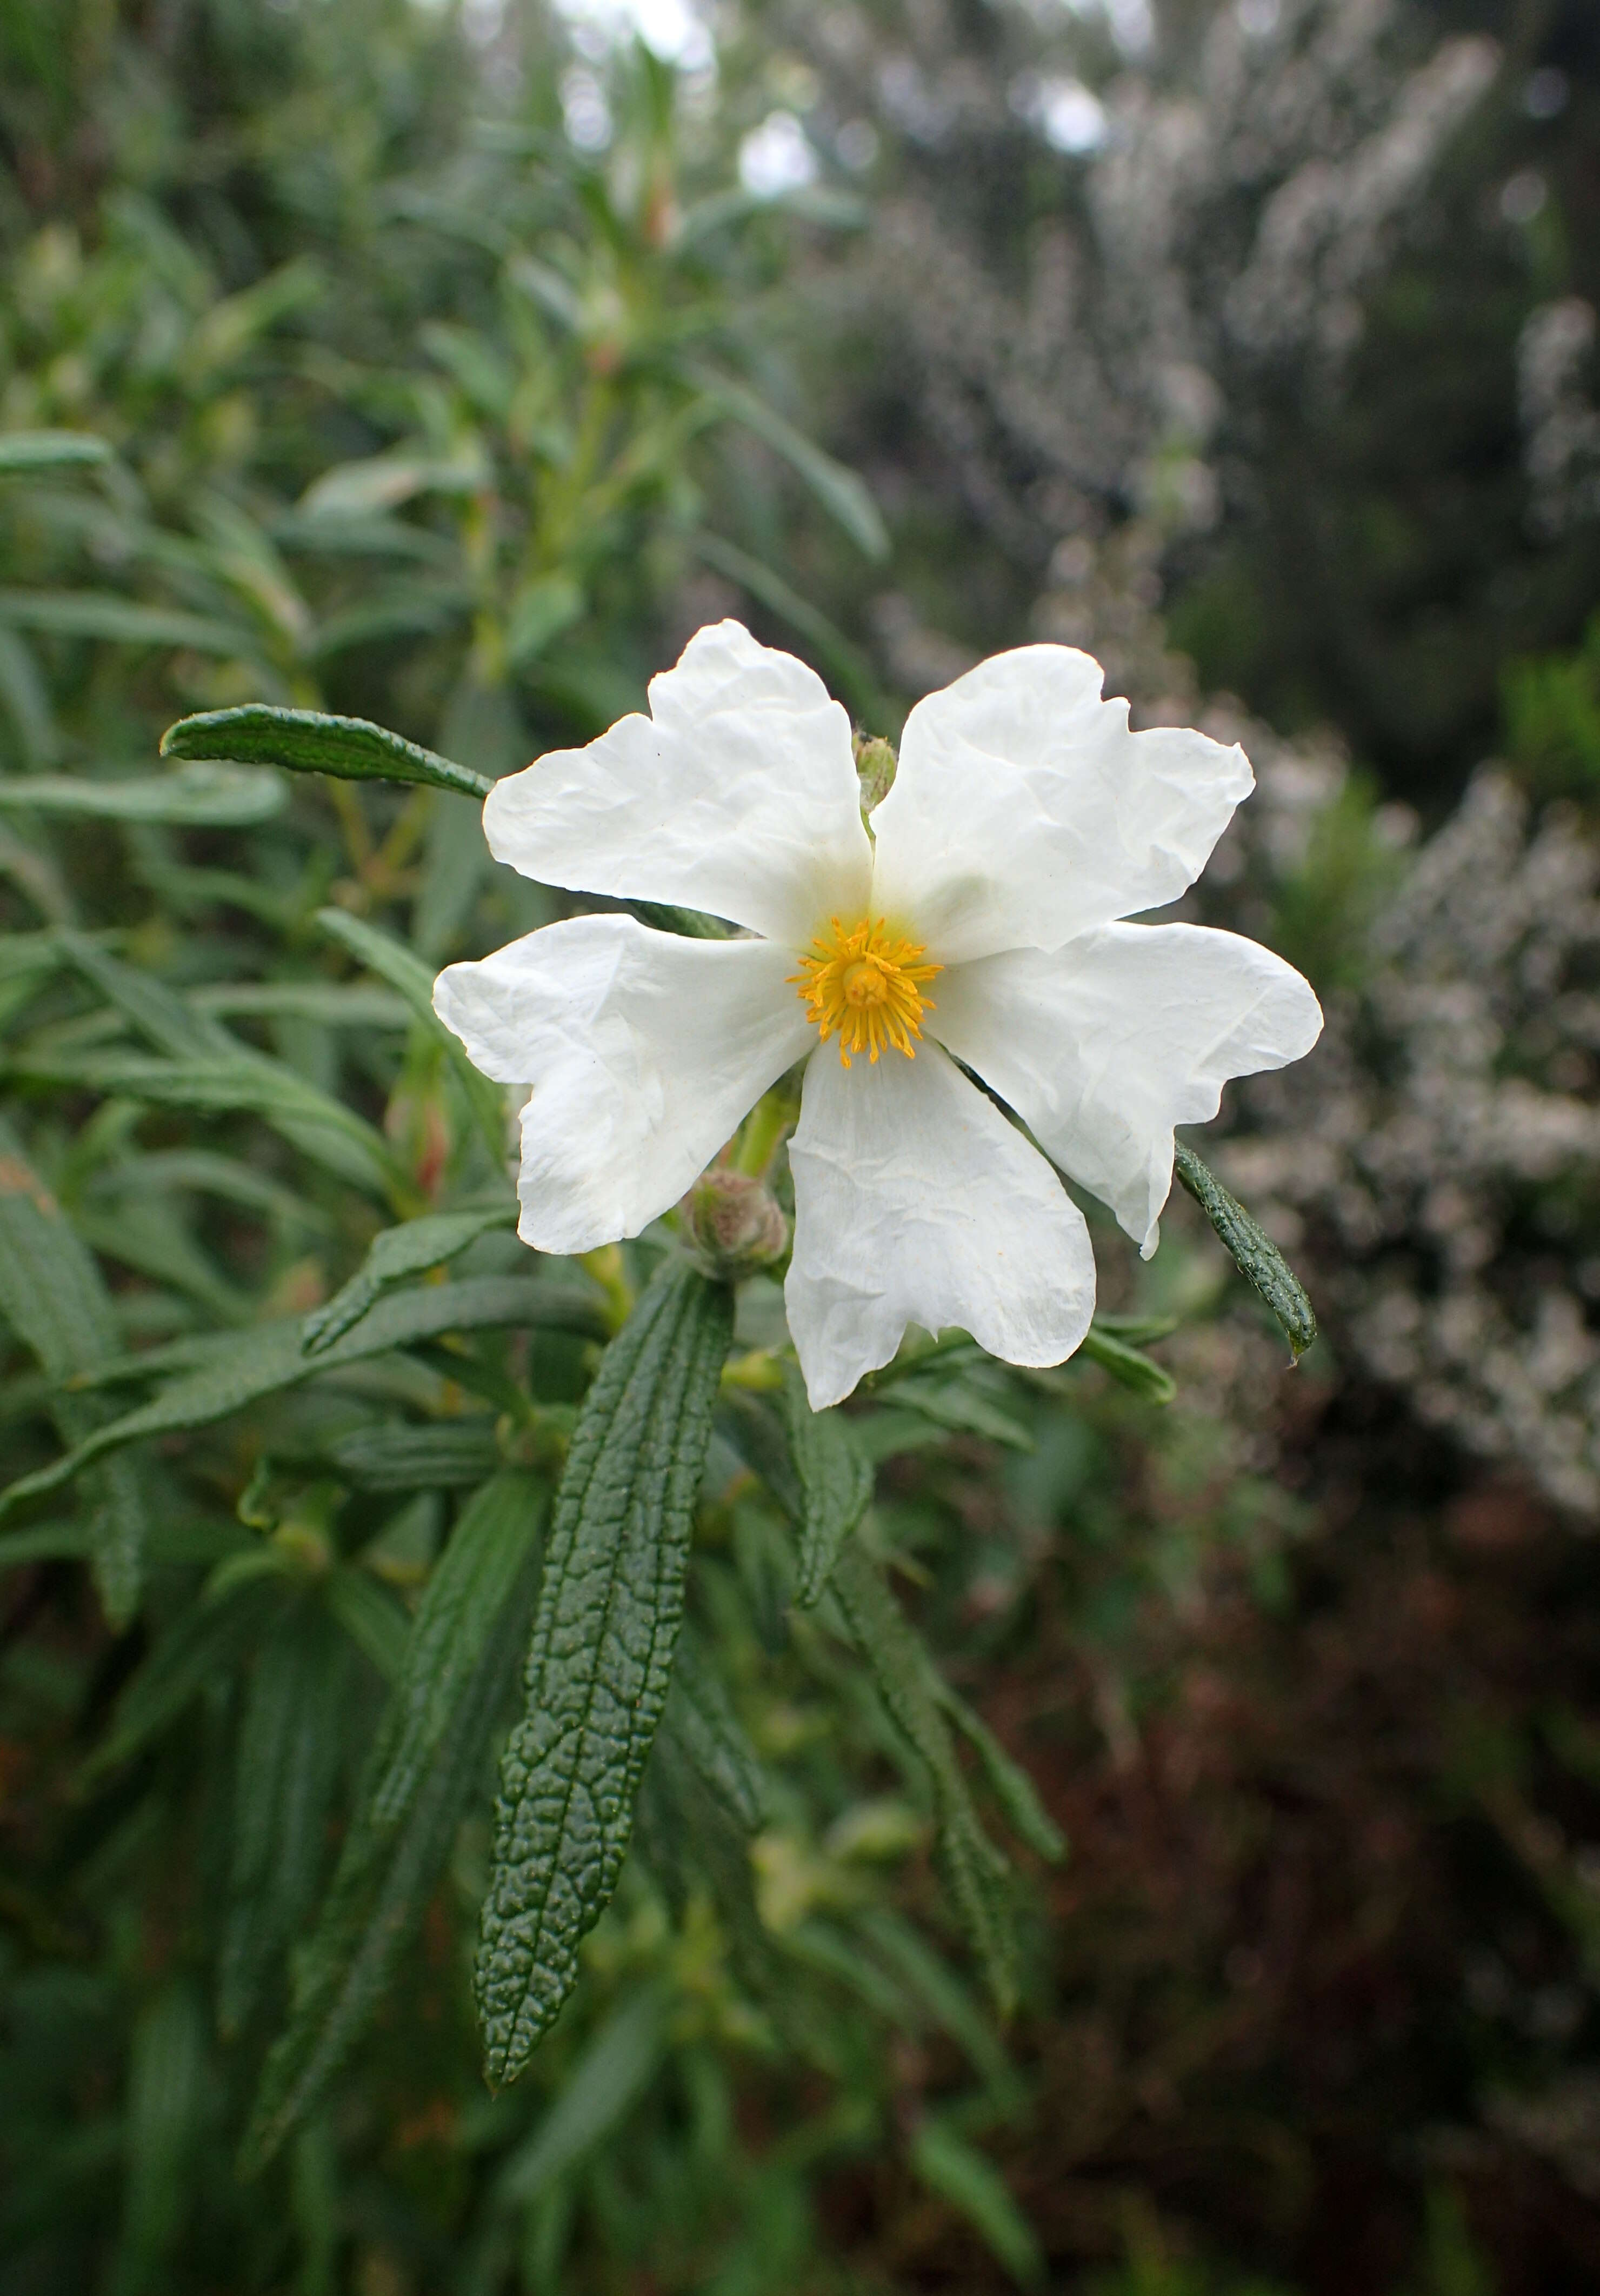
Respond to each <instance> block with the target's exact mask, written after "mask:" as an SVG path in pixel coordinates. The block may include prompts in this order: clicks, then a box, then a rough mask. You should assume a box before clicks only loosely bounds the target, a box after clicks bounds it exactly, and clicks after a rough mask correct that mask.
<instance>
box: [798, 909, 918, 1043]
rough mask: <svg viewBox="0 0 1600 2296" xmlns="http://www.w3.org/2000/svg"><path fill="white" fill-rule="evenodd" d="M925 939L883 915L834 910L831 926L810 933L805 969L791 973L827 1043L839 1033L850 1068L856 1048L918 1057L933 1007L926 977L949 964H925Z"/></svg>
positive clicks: (803, 964)
mask: <svg viewBox="0 0 1600 2296" xmlns="http://www.w3.org/2000/svg"><path fill="white" fill-rule="evenodd" d="M922 954H923V944H922V943H921V942H920V941H914V940H910V939H907V937H906V936H905V935H904V934H901V933H891V932H890V930H889V926H888V923H887V921H886V920H885V919H884V918H882V917H878V918H876V919H874V918H872V917H864V918H863V919H862V920H861V922H860V923H859V924H857V925H846V924H845V923H844V922H843V921H842V919H841V918H839V917H830V918H829V920H828V929H827V931H825V932H819V933H818V934H817V936H816V939H814V940H813V941H812V943H811V947H810V951H809V953H808V955H805V956H802V957H801V959H800V971H799V972H792V973H791V974H790V975H789V979H790V980H791V981H792V983H793V985H794V986H795V987H796V988H798V989H799V990H800V1001H801V1003H802V1004H803V1005H805V1007H806V1010H807V1013H808V1015H809V1017H810V1018H811V1019H812V1020H813V1021H815V1022H816V1026H817V1029H818V1031H819V1032H820V1034H821V1037H822V1041H823V1043H824V1044H826V1043H827V1041H828V1039H829V1037H833V1036H837V1037H838V1038H839V1057H840V1059H841V1061H842V1062H843V1063H844V1065H845V1067H846V1068H847V1069H848V1068H849V1064H850V1057H851V1055H852V1054H856V1053H865V1054H866V1056H867V1058H868V1060H869V1061H876V1060H877V1058H878V1056H879V1054H881V1053H882V1051H883V1050H884V1048H885V1047H886V1046H892V1047H893V1049H894V1050H895V1051H896V1052H897V1053H904V1054H905V1055H906V1057H907V1060H908V1061H913V1060H915V1058H916V1040H917V1038H918V1037H920V1036H921V1035H922V1033H923V1030H922V1019H923V1013H926V1012H931V1011H933V1010H935V1009H936V1008H935V1006H934V1004H933V1000H932V998H931V996H923V993H922V992H923V983H924V982H925V981H929V980H932V979H933V978H934V977H935V975H936V974H937V973H939V972H942V971H943V969H944V968H943V967H942V966H941V965H938V964H919V963H918V961H917V960H918V959H919V958H920V957H921V955H922Z"/></svg>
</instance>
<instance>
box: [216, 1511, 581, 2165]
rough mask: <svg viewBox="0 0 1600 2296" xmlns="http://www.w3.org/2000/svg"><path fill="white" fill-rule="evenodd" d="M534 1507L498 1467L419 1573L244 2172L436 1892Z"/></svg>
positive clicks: (532, 1553)
mask: <svg viewBox="0 0 1600 2296" xmlns="http://www.w3.org/2000/svg"><path fill="white" fill-rule="evenodd" d="M545 1506H546V1491H545V1487H544V1485H543V1484H542V1483H540V1482H539V1481H538V1480H537V1479H536V1478H534V1477H531V1476H528V1475H522V1474H504V1475H500V1476H496V1479H495V1480H493V1481H492V1482H489V1483H486V1484H485V1486H484V1487H483V1488H482V1489H481V1490H480V1492H479V1493H478V1495H477V1497H475V1498H474V1499H473V1500H472V1504H471V1505H470V1506H469V1507H468V1508H467V1509H466V1510H465V1512H464V1513H463V1515H462V1517H461V1520H460V1521H459V1522H457V1524H456V1526H455V1530H454V1532H453V1533H452V1535H451V1538H450V1542H449V1545H448V1546H447V1547H446V1549H445V1552H444V1554H443V1556H442V1558H441V1559H440V1561H439V1564H438V1566H437V1567H436V1569H435V1570H434V1572H433V1575H432V1577H431V1579H430V1580H429V1582H428V1586H427V1588H426V1590H425V1592H424V1593H423V1599H422V1602H421V1603H420V1605H419V1606H418V1610H417V1614H416V1618H415V1620H414V1624H413V1627H412V1632H411V1638H410V1642H409V1644H408V1646H407V1650H406V1669H405V1674H404V1678H403V1680H402V1681H401V1682H400V1683H399V1685H398V1686H397V1688H396V1690H395V1693H394V1695H393V1696H392V1698H391V1699H390V1703H389V1707H388V1710H387V1711H386V1712H385V1715H384V1718H383V1721H382V1726H381V1727H380V1729H379V1733H378V1736H377V1739H376V1741H375V1742H374V1743H373V1750H372V1752H371V1754H370V1755H369V1757H368V1759H367V1763H366V1768H365V1774H364V1777H363V1784H362V1790H361V1793H360V1796H359V1798H358V1802H357V1816H356V1819H355V1822H354V1824H353V1825H352V1826H351V1828H350V1831H349V1834H348V1836H347V1837H346V1840H345V1844H344V1848H343V1849H342V1851H341V1856H340V1860H339V1866H338V1869H337V1871H336V1872H335V1874H334V1876H333V1880H332V1885H331V1887H330V1889H329V1891H328V1895H327V1898H326V1900H325V1901H324V1906H323V1908H322V1911H321V1913H320V1915H318V1917H317V1923H316V1931H315V1933H314V1934H313V1936H312V1939H311V1940H310V1943H309V1945H308V1947H307V1948H306V1952H305V1955H304V1957H303V1960H302V1962H301V1964H300V1968H299V1974H298V1978H297V1982H296V1988H295V2001H294V2009H293V2013H292V2015H291V2020H290V2023H289V2026H288V2028H287V2030H285V2031H284V2032H283V2035H282V2036H281V2037H280V2038H279V2039H278V2040H277V2042H276V2043H275V2046H274V2047H273V2050H272V2054H271V2055H270V2056H269V2057H268V2059H267V2067H266V2070H265V2071H264V2073H263V2075H262V2079H261V2087H260V2091H259V2093H258V2096H257V2100H256V2106H255V2112H254V2114H253V2116H252V2119H251V2122H250V2131H249V2134H248V2135H247V2136H246V2138H245V2143H244V2150H243V2154H242V2167H243V2168H244V2169H245V2170H246V2171H247V2172H248V2171H250V2170H251V2169H258V2168H260V2167H261V2166H262V2165H263V2164H264V2163H265V2162H266V2161H268V2160H270V2159H271V2157H272V2155H273V2153H275V2151H276V2150H277V2148H278V2146H279V2145H280V2144H282V2143H283V2139H284V2137H285V2136H287V2135H288V2133H289V2131H290V2130H291V2128H293V2127H294V2126H295V2124H296V2123H297V2122H298V2121H299V2120H303V2119H304V2118H305V2116H306V2115H307V2114H308V2113H309V2112H312V2111H313V2110H314V2109H315V2107H316V2103H317V2102H318V2100H319V2098H320V2097H321V2095H322V2094H323V2091H324V2088H325V2087H326V2085H327V2083H328V2081H329V2080H330V2079H332V2076H333V2074H334V2073H335V2072H336V2071H338V2069H339V2067H340V2065H341V2062H343V2060H344V2057H345V2055H346V2054H347V2052H348V2051H349V2048H350V2047H351V2046H352V2044H353V2043H354V2042H355V2041H356V2039H357V2037H358V2036H359V2034H360V2033H361V2031H362V2030H363V2028H364V2027H365V2024H366V2023H367V2021H368V2020H369V2018H370V2017H371V2016H372V2014H373V2012H374V2010H375V2009H376V2008H377V2006H378V2004H379V2002H380V2001H381V1999H382V1996H383V1991H384V1988H385V1985H386V1983H387V1981H388V1978H389V1972H390V1969H391V1968H392V1966H393V1964H394V1959H395V1956H396V1955H397V1954H398V1951H399V1950H400V1948H401V1947H402V1946H403V1945H404V1943H405V1941H406V1938H407V1937H408V1936H409V1934H410V1933H411V1931H412V1930H413V1929H414V1927H415V1924H416V1923H417V1922H418V1921H419V1920H420V1918H421V1916H422V1913H423V1907H424V1906H425V1905H426V1903H427V1901H428V1898H429V1897H430V1895H431V1892H432V1890H433V1888H434V1885H435V1883H436V1882H437V1880H438V1878H439V1868H440V1866H442V1865H443V1864H444V1861H445V1859H446V1857H447V1856H448V1854H449V1849H450V1844H451V1842H452V1841H454V1840H455V1830H456V1828H457V1826H458V1825H459V1824H460V1822H461V1819H462V1816H463V1815H464V1810H465V1808H466V1805H467V1802H468V1800H469V1797H470V1796H471V1794H472V1791H473V1789H474V1787H475V1785H476V1784H477V1782H478V1779H479V1775H480V1771H481V1769H482V1767H483V1764H484V1760H485V1757H486V1755H487V1752H488V1742H489V1738H490V1735H491V1734H492V1733H493V1731H494V1728H495V1726H496V1722H497V1721H498V1719H499V1716H500V1712H501V1710H502V1708H503V1706H504V1704H505V1700H506V1698H507V1696H508V1695H509V1693H510V1691H511V1686H512V1684H513V1679H514V1677H515V1672H516V1663H517V1653H518V1651H519V1649H520V1647H521V1640H522V1636H523V1635H524V1634H525V1633H526V1631H527V1620H528V1614H529V1610H530V1609H531V1607H532V1603H533V1590H534V1581H535V1576H536V1571H537V1542H538V1534H539V1530H540V1527H541V1525H542V1522H543V1520H544V1514H545Z"/></svg>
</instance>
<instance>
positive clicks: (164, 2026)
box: [108, 1977, 206, 2296]
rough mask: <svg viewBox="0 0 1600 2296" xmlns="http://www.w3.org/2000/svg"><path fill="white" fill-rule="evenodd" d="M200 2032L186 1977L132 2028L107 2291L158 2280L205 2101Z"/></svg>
mask: <svg viewBox="0 0 1600 2296" xmlns="http://www.w3.org/2000/svg"><path fill="white" fill-rule="evenodd" d="M205 2075H206V2063H205V2030H204V2025H203V2021H202V2019H201V2007H200V2003H199V2000H198V1998H197V1997H196V1996H195V1993H194V1990H193V1987H192V1986H191V1984H190V1983H189V1982H188V1980H186V1979H184V1978H181V1977H175V1978H172V1979H169V1980H168V1982H167V1984H166V1985H164V1986H163V1987H162V1989H161V1990H160V1992H159V1993H158V1994H157V1995H156V1997H155V1998H154V1999H153V2000H152V2001H151V2002H150V2003H149V2005H147V2007H146V2008H145V2009H144V2012H143V2013H142V2014H141V2016H140V2018H139V2021H138V2023H137V2024H136V2025H135V2028H134V2042H133V2055H132V2062H130V2064H129V2067H128V2079H127V2109H126V2112H125V2113H124V2116H123V2126H124V2128H125V2129H126V2131H127V2177H126V2181H125V2184H124V2187H123V2202H122V2207H123V2216H122V2236H121V2241H120V2243H119V2252H118V2255H117V2259H116V2263H115V2266H114V2268H113V2270H112V2273H111V2277H110V2279H109V2282H108V2286H109V2288H110V2291H111V2296H143V2292H144V2290H146V2289H149V2288H152V2287H154V2286H157V2285H160V2284H162V2283H163V2282H164V2281H165V2278H166V2275H165V2269H164V2262H165V2259H166V2258H167V2256H168V2251H170V2250H171V2249H172V2248H173V2247H174V2246H175V2244H176V2241H177V2238H178V2235H179V2234H180V2232H181V2231H182V2229H183V2224H184V2218H185V2215H186V2214H187V2212H188V2209H189V2204H190V2198H191V2193H192V2180H193V2174H194V2168H195V2155H196V2153H197V2152H198V2150H199V2145H200V2140H201V2119H202V2114H203V2112H204V2107H205Z"/></svg>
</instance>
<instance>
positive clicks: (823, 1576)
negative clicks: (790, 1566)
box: [783, 1364, 873, 1604]
mask: <svg viewBox="0 0 1600 2296" xmlns="http://www.w3.org/2000/svg"><path fill="white" fill-rule="evenodd" d="M783 1404H784V1428H785V1431H786V1432H787V1434H788V1437H789V1456H790V1458H791V1459H792V1462H793V1465H794V1472H795V1477H796V1480H798V1482H799V1484H800V1496H801V1500H802V1504H803V1507H804V1513H803V1514H802V1515H801V1518H800V1583H799V1585H798V1587H797V1588H796V1590H795V1591H796V1597H797V1599H798V1600H799V1601H800V1603H802V1604H810V1603H815V1602H816V1600H817V1599H818V1597H819V1596H820V1595H821V1594H822V1592H823V1589H824V1588H825V1587H826V1585H827V1583H828V1580H829V1579H830V1578H831V1577H832V1576H833V1563H834V1561H835V1559H836V1557H837V1555H838V1554H839V1550H840V1548H841V1546H843V1544H844V1542H845V1540H846V1539H847V1538H849V1535H850V1533H851V1531H853V1530H854V1529H855V1528H856V1525H857V1523H858V1522H859V1521H860V1520H861V1518H862V1516H863V1515H864V1514H865V1513H866V1508H867V1502H868V1501H869V1500H870V1499H871V1497H872V1495H873V1471H872V1468H871V1467H870V1466H869V1464H867V1461H866V1456H864V1454H863V1453H862V1451H861V1449H860V1448H859V1447H858V1445H857V1442H856V1439H855V1437H854V1435H853V1433H852V1432H851V1429H850V1423H849V1420H848V1419H847V1418H846V1417H845V1415H844V1414H843V1413H842V1412H841V1411H813V1410H812V1408H811V1406H810V1404H809V1403H808V1401H807V1399H806V1385H805V1382H804V1381H803V1380H802V1379H801V1377H800V1372H799V1370H798V1369H797V1367H796V1366H795V1365H792V1364H788V1365H784V1387H783Z"/></svg>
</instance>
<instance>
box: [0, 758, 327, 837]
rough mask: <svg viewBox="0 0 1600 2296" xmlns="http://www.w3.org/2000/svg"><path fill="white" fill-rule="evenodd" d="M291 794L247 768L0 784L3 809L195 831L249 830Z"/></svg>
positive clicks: (33, 778) (44, 777) (46, 777)
mask: <svg viewBox="0 0 1600 2296" xmlns="http://www.w3.org/2000/svg"><path fill="white" fill-rule="evenodd" d="M287 794H288V792H287V791H286V790H285V789H284V786H283V783H282V782H281V781H280V780H279V779H278V777H277V775H275V774H267V773H260V772H258V771H257V770H256V769H255V768H253V767H249V766H219V765H203V766H202V765H193V766H183V767H180V768H179V769H178V771H177V772H176V774H147V775H139V776H137V777H135V778H133V779H130V780H127V781H116V782H112V781H103V782H91V781H80V780H78V778H77V777H76V776H74V775H70V774H33V775H29V777H28V778H27V779H25V780H14V781H0V808H12V809H14V810H15V811H17V812H31V813H58V814H59V813H65V814H80V815H83V816H86V817H88V818H89V819H91V820H95V821H167V822H171V823H173V824H176V825H178V826H180V827H185V828H191V829H249V828H253V827H254V826H255V824H257V823H258V822H262V821H269V820H270V819H271V818H272V816H273V815H274V814H275V813H281V812H282V810H283V800H284V799H285V797H286V796H287Z"/></svg>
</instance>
